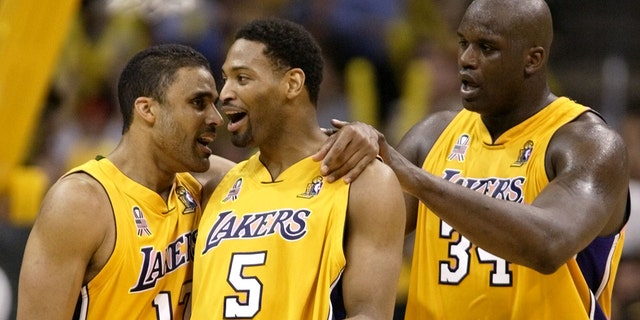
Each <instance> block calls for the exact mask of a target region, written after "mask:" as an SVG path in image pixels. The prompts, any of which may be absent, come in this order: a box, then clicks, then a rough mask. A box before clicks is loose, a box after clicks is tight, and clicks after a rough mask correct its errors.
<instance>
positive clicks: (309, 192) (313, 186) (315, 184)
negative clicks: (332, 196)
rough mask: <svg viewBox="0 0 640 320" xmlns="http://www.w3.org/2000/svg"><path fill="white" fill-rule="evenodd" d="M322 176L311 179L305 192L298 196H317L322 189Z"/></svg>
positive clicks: (308, 197) (307, 197) (306, 197)
mask: <svg viewBox="0 0 640 320" xmlns="http://www.w3.org/2000/svg"><path fill="white" fill-rule="evenodd" d="M322 184H323V182H322V176H317V177H315V178H313V180H311V183H308V184H307V189H306V190H305V191H304V193H301V194H299V195H298V198H305V199H310V198H313V197H315V196H317V195H318V194H319V193H320V190H322Z"/></svg>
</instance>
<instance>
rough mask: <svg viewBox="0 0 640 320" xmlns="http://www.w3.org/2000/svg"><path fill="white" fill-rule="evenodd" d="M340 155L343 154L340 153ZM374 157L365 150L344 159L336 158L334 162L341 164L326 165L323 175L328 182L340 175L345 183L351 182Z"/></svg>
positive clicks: (335, 179)
mask: <svg viewBox="0 0 640 320" xmlns="http://www.w3.org/2000/svg"><path fill="white" fill-rule="evenodd" d="M341 156H344V154H343V155H341ZM373 159H375V156H371V155H370V154H369V153H366V152H359V153H355V154H353V156H351V157H349V158H345V159H336V161H335V162H333V163H335V164H336V165H337V164H340V163H342V165H341V166H337V167H333V168H330V167H329V166H327V174H326V175H325V177H326V179H327V181H328V182H334V181H337V180H338V179H340V177H342V180H343V181H344V182H345V183H347V184H348V183H351V182H353V181H354V180H355V179H357V178H358V176H360V174H361V173H362V171H364V169H365V168H366V167H367V166H368V165H369V164H370V163H371V161H373Z"/></svg>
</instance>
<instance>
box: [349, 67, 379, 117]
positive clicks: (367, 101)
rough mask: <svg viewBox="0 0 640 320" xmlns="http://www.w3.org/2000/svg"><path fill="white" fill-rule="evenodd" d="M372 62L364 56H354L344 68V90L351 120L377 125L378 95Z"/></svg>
mask: <svg viewBox="0 0 640 320" xmlns="http://www.w3.org/2000/svg"><path fill="white" fill-rule="evenodd" d="M375 88H376V75H375V70H374V66H373V64H372V63H371V62H370V61H369V60H367V59H365V58H354V59H351V61H349V62H348V63H347V67H346V70H345V92H346V94H347V98H348V101H349V107H350V117H351V120H356V121H362V122H365V123H368V124H370V125H372V126H374V127H377V126H378V103H379V102H378V96H377V94H376V89H375Z"/></svg>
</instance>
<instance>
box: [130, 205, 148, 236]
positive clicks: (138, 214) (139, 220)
mask: <svg viewBox="0 0 640 320" xmlns="http://www.w3.org/2000/svg"><path fill="white" fill-rule="evenodd" d="M133 221H134V222H135V223H136V229H138V236H140V237H141V236H143V235H147V236H150V235H151V230H149V224H147V219H145V218H144V214H142V210H141V209H140V207H138V206H135V207H133Z"/></svg>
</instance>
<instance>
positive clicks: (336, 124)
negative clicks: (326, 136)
mask: <svg viewBox="0 0 640 320" xmlns="http://www.w3.org/2000/svg"><path fill="white" fill-rule="evenodd" d="M348 124H349V122H347V121H342V120H338V119H331V125H332V126H334V127H336V128H338V129H341V128H342V127H344V126H346V125H348Z"/></svg>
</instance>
